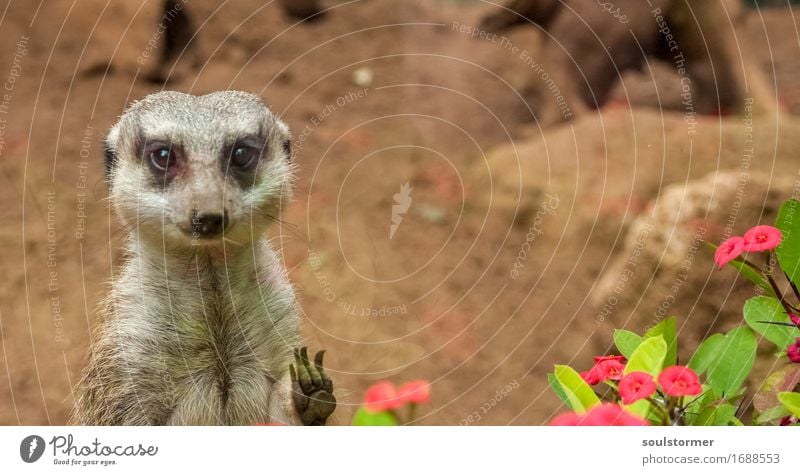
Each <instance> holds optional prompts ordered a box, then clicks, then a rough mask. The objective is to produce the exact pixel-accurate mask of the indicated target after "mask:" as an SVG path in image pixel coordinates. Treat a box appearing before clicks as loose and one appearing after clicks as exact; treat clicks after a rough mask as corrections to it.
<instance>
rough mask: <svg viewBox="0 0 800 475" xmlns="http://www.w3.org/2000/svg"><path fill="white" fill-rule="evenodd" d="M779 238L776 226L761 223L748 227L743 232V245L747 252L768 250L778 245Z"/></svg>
mask: <svg viewBox="0 0 800 475" xmlns="http://www.w3.org/2000/svg"><path fill="white" fill-rule="evenodd" d="M781 238H782V236H781V232H780V230H779V229H778V228H774V227H772V226H767V225H761V226H756V227H754V228H750V230H748V231H747V232H746V233H744V245H745V249H746V250H747V251H748V252H757V251H769V250H771V249H775V248H776V247H778V244H780V243H781Z"/></svg>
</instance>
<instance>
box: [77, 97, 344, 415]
mask: <svg viewBox="0 0 800 475" xmlns="http://www.w3.org/2000/svg"><path fill="white" fill-rule="evenodd" d="M290 144H291V142H290V133H289V128H288V127H287V126H286V124H284V123H283V122H282V121H281V120H279V119H278V118H277V117H276V116H275V115H273V113H272V112H271V111H270V110H269V109H268V108H267V107H266V106H265V105H264V103H263V102H262V101H261V99H260V98H259V97H257V96H255V95H252V94H249V93H244V92H236V91H223V92H215V93H212V94H208V95H204V96H193V95H188V94H183V93H178V92H160V93H156V94H152V95H149V96H147V97H145V98H144V99H142V100H140V101H138V102H136V103H134V104H133V105H131V106H130V107H129V108H128V109H127V110H126V111H125V112H124V113H123V115H122V116H121V117H120V119H119V121H118V122H117V124H116V125H114V126H113V128H111V130H110V132H109V134H108V136H107V139H106V144H105V167H106V175H107V179H108V183H109V187H110V192H109V201H110V204H111V207H112V208H113V209H114V211H115V212H116V214H117V216H118V217H119V219H120V220H121V222H122V224H123V226H124V227H125V229H126V230H127V231H128V234H127V239H126V245H125V249H126V253H127V259H126V261H125V264H124V265H123V266H122V268H121V270H120V272H118V273H117V275H115V276H114V278H113V280H112V284H111V290H110V292H109V294H108V296H107V297H106V299H105V300H104V302H103V303H102V305H101V311H100V318H99V323H98V324H97V328H96V330H95V331H94V334H93V343H92V346H91V349H90V354H89V360H88V364H87V367H86V369H85V371H84V373H83V376H82V379H81V381H80V383H79V384H78V386H77V388H76V398H75V399H76V404H75V410H74V414H73V420H74V422H76V423H78V424H82V425H171V424H189V425H217V424H229V425H251V424H268V423H278V424H305V425H321V424H324V423H325V422H326V419H327V417H328V416H329V415H330V414H331V413H332V412H333V410H334V408H335V406H336V399H335V398H334V397H333V384H332V382H331V380H330V379H329V378H328V377H327V375H326V374H325V370H324V368H323V366H322V363H323V361H322V359H323V352H319V353H317V355H316V358H315V360H314V362H313V363H312V362H310V361H309V358H308V353H307V350H306V349H305V348H302V349H298V347H299V346H300V332H299V317H298V312H297V310H296V307H295V305H296V299H295V294H294V291H293V288H292V286H291V284H290V283H289V280H288V278H287V274H286V270H285V268H284V267H283V265H282V263H281V260H280V258H279V256H278V254H277V253H276V252H275V251H274V250H273V249H272V247H271V245H270V243H269V241H268V239H267V238H266V237H264V231H265V229H266V228H267V226H268V225H269V224H270V223H271V222H274V221H276V220H277V218H276V216H277V215H278V213H279V212H280V210H281V209H282V208H283V207H284V206H285V204H286V203H287V201H288V200H289V199H290V197H291V194H292V179H293V169H294V165H293V164H292V160H291V146H290Z"/></svg>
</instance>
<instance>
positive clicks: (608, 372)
mask: <svg viewBox="0 0 800 475" xmlns="http://www.w3.org/2000/svg"><path fill="white" fill-rule="evenodd" d="M798 344H800V339H799V340H798ZM798 356H800V348H799V349H798ZM625 365H626V361H625V357H623V356H618V355H611V356H595V358H594V366H593V367H592V369H590V370H588V371H584V372H582V373H580V375H581V377H582V378H583V380H584V381H586V383H587V384H590V385H592V386H594V385H597V384H599V383H601V382H605V383H606V384H608V385H609V386H610V387H611V388H612V389H613V390H614V391H615V392H616V401H617V402H621V403H622V404H624V405H630V404H633V403H635V402H637V401H640V400H643V399H645V400H649V401H650V402H651V403H652V404H654V405H656V406H658V407H661V408H662V409H666V407H671V406H674V404H676V403H677V402H678V399H677V398H682V397H683V396H696V395H698V394H700V393H701V392H702V391H703V386H702V384H700V378H698V376H697V373H695V372H694V371H693V370H692V369H690V368H688V367H686V366H678V365H675V366H670V367H667V368H664V369H663V370H662V371H661V372H660V373H659V374H658V378H657V381H656V379H653V376H651V375H650V374H648V373H646V372H643V371H631V372H629V373H627V374H626V373H625ZM659 387H660V388H661V390H660V391H659ZM669 398H675V399H673V400H669ZM596 411H598V412H596ZM664 412H665V413H666V411H664ZM667 417H668V416H667ZM639 422H642V421H641V420H639V419H638V417H637V416H635V415H633V414H630V413H627V412H625V410H624V409H623V408H622V407H621V406H619V405H618V404H603V405H601V406H598V408H593V409H592V410H590V411H589V412H587V413H585V414H581V413H578V412H572V413H567V414H562V415H561V416H558V417H557V418H556V419H554V420H553V422H552V425H641V424H640V423H639Z"/></svg>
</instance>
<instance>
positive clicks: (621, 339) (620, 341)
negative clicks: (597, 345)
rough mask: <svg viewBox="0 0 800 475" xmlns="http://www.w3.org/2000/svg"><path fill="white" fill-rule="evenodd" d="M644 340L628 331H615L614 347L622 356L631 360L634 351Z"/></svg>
mask: <svg viewBox="0 0 800 475" xmlns="http://www.w3.org/2000/svg"><path fill="white" fill-rule="evenodd" d="M642 340H643V338H642V337H640V336H639V335H637V334H636V333H633V332H631V331H628V330H614V345H615V346H616V347H617V350H619V352H620V354H621V355H622V356H624V357H625V358H627V359H630V357H631V355H632V354H633V351H634V350H635V349H636V348H638V347H639V344H641V343H642Z"/></svg>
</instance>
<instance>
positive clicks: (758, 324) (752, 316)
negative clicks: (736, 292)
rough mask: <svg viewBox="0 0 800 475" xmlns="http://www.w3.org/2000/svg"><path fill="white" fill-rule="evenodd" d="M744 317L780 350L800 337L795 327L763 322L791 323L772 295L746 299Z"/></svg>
mask: <svg viewBox="0 0 800 475" xmlns="http://www.w3.org/2000/svg"><path fill="white" fill-rule="evenodd" d="M798 220H800V216H798ZM744 319H745V321H746V322H747V324H748V325H750V328H752V329H753V330H755V331H757V332H758V333H760V334H761V335H763V336H764V338H766V339H767V340H769V341H771V342H772V343H775V345H776V346H777V347H778V349H779V350H780V351H781V352H784V351H786V347H787V346H789V345H790V344H791V343H794V341H795V340H796V339H797V337H800V332H798V330H797V328H795V327H788V326H785V325H774V324H771V323H764V322H775V323H791V320H789V316H788V315H787V314H786V311H785V310H784V309H783V306H782V305H781V303H780V302H779V301H778V300H776V299H774V298H772V297H767V296H764V295H761V296H759V297H753V298H750V299H748V300H747V302H745V304H744Z"/></svg>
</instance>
